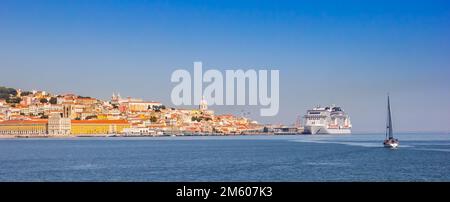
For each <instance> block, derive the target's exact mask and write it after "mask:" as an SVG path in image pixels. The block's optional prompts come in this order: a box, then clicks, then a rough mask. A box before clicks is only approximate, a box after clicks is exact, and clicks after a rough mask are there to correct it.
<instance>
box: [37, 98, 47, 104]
mask: <svg viewBox="0 0 450 202" xmlns="http://www.w3.org/2000/svg"><path fill="white" fill-rule="evenodd" d="M39 102H41V103H47V102H48V100H47V99H45V98H41V99H40V100H39Z"/></svg>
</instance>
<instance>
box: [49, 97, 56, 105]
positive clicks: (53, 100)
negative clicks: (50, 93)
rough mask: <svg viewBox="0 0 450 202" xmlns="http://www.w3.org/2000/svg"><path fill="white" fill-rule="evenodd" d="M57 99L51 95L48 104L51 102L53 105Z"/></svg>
mask: <svg viewBox="0 0 450 202" xmlns="http://www.w3.org/2000/svg"><path fill="white" fill-rule="evenodd" d="M57 101H58V100H57V99H56V97H52V98H50V101H49V102H50V104H53V105H55V104H56V103H57Z"/></svg>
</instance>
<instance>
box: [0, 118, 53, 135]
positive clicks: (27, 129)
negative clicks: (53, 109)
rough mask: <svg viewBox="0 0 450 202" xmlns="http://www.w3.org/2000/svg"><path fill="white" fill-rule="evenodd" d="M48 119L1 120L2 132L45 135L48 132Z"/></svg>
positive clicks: (0, 132) (0, 131) (0, 129)
mask: <svg viewBox="0 0 450 202" xmlns="http://www.w3.org/2000/svg"><path fill="white" fill-rule="evenodd" d="M47 127H48V120H47V119H37V120H7V121H1V122H0V134H5V135H27V134H33V135H45V134H47Z"/></svg>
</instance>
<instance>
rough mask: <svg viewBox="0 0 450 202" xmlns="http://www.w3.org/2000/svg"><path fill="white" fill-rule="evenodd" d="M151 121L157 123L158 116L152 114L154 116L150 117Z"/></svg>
mask: <svg viewBox="0 0 450 202" xmlns="http://www.w3.org/2000/svg"><path fill="white" fill-rule="evenodd" d="M150 121H151V122H152V123H156V122H157V121H158V117H156V116H152V117H150Z"/></svg>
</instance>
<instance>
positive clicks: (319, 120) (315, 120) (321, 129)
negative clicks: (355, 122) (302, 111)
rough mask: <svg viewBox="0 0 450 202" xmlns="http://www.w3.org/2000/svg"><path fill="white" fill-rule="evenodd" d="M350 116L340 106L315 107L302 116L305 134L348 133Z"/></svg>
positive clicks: (350, 126)
mask: <svg viewBox="0 0 450 202" xmlns="http://www.w3.org/2000/svg"><path fill="white" fill-rule="evenodd" d="M351 128H352V124H351V122H350V117H349V116H348V114H347V113H345V112H344V111H343V110H342V109H341V107H337V106H334V105H333V106H331V107H315V108H313V109H310V110H308V111H307V112H306V115H305V116H304V133H305V134H313V135H314V134H350V133H351Z"/></svg>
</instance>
